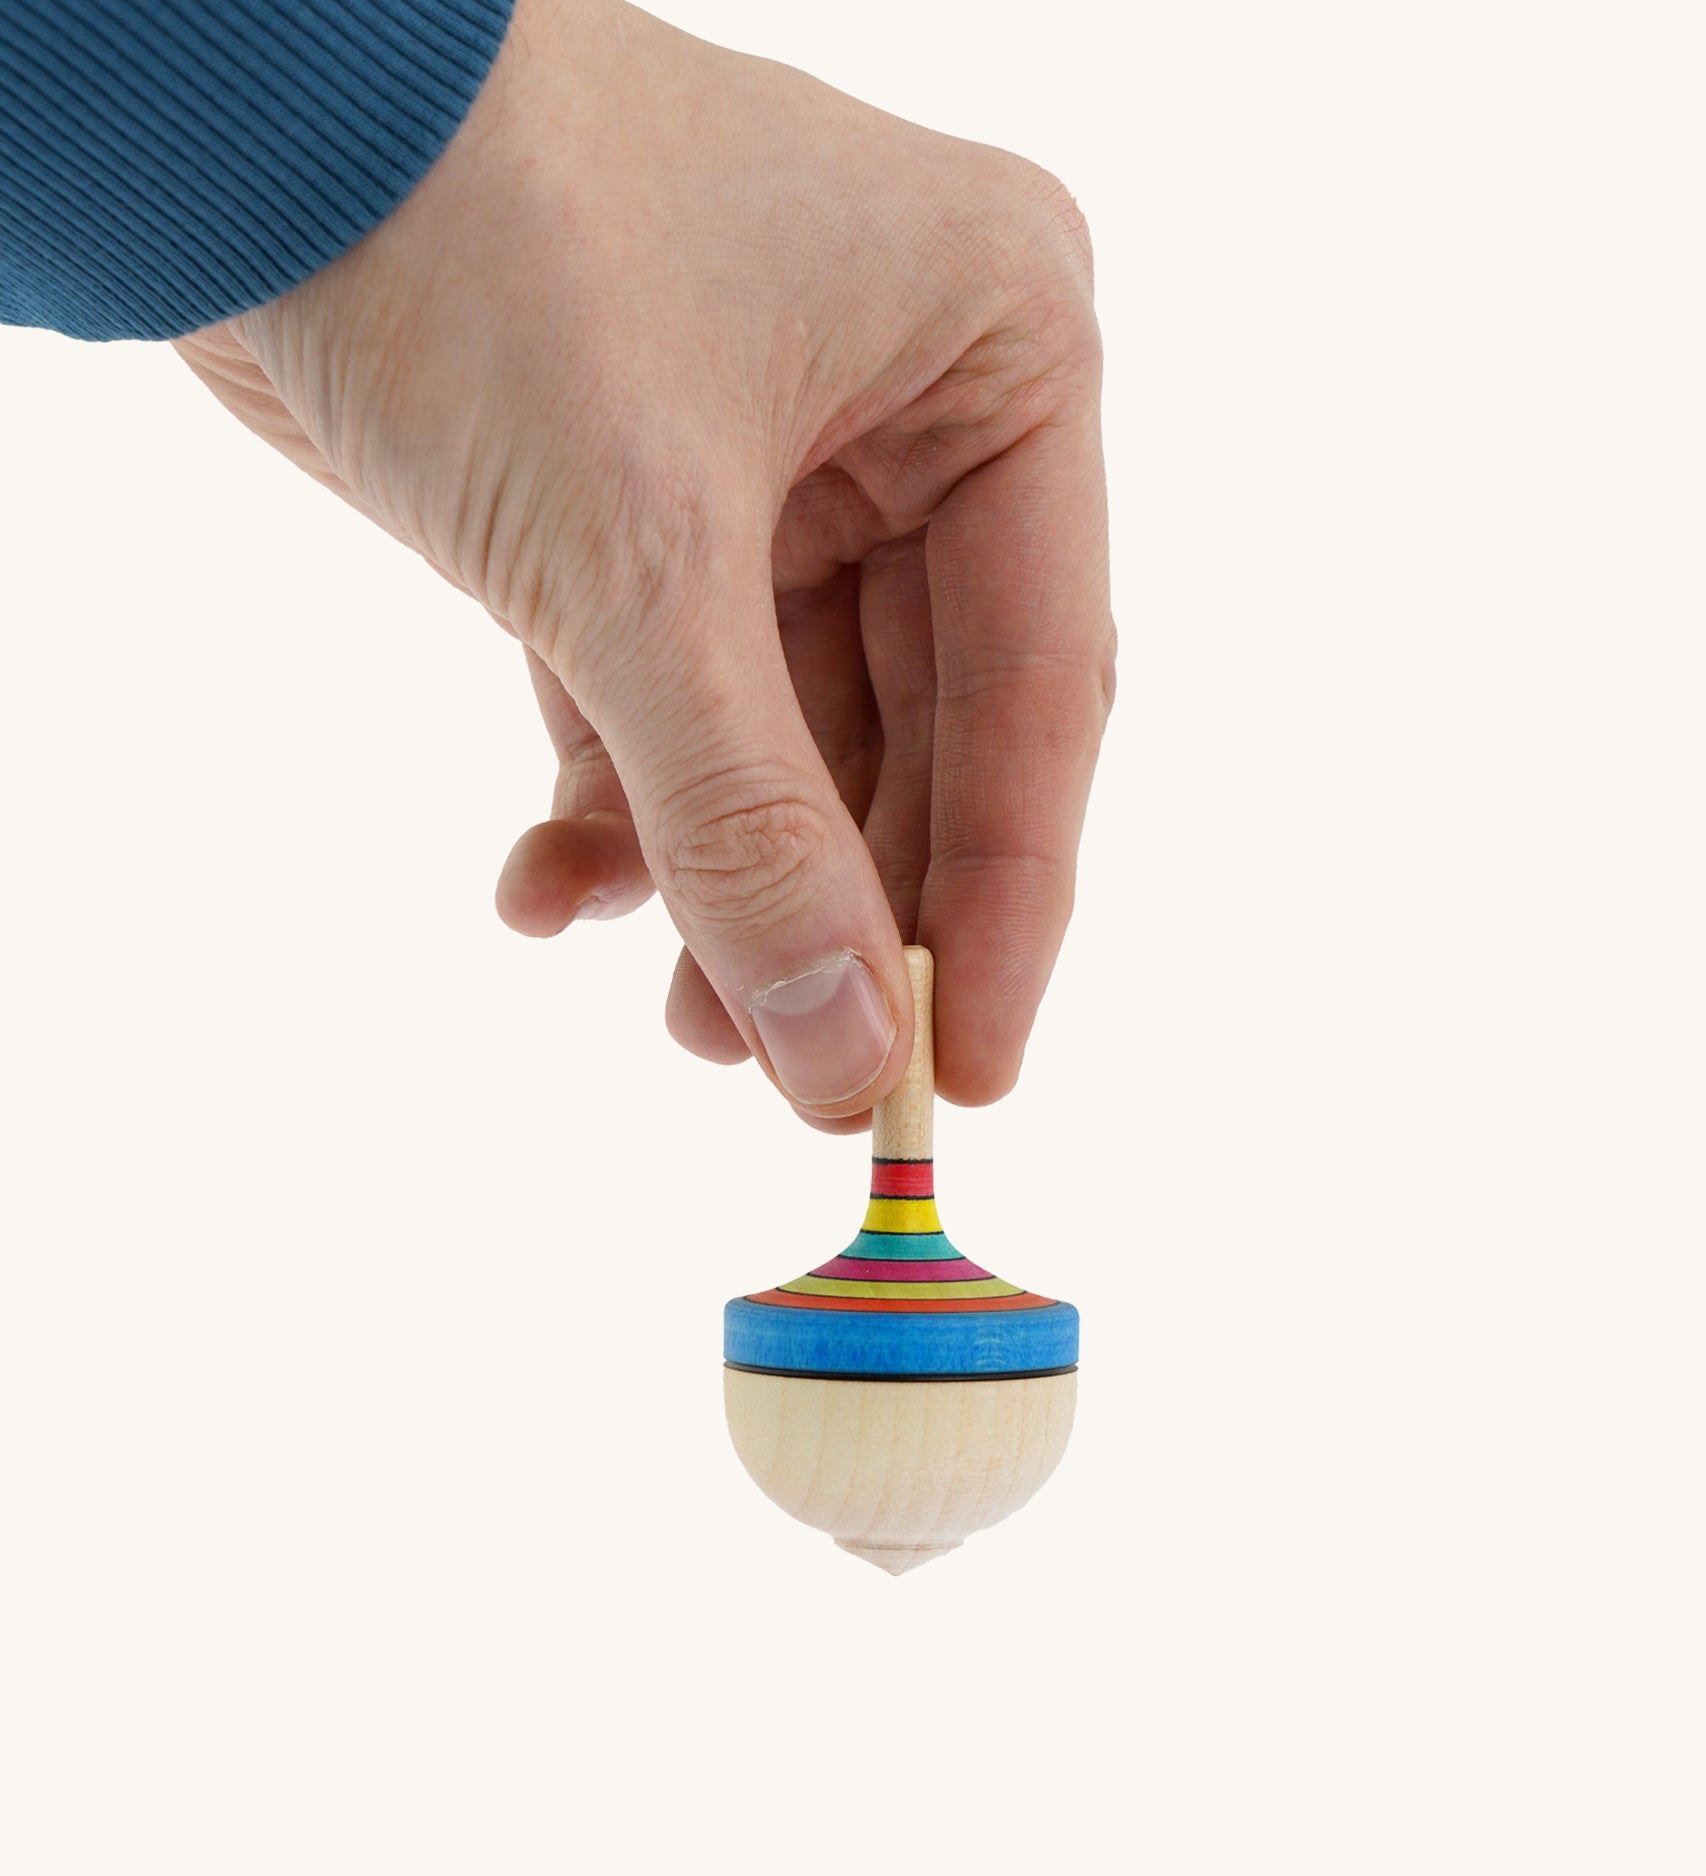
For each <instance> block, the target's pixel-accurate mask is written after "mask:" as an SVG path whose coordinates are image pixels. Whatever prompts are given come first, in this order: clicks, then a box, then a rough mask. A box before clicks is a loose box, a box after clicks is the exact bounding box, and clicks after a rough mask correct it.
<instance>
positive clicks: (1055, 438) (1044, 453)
mask: <svg viewBox="0 0 1706 1876" xmlns="http://www.w3.org/2000/svg"><path fill="white" fill-rule="evenodd" d="M926 554H927V560H928V565H929V575H930V604H931V612H932V617H933V621H934V628H935V639H936V685H937V694H936V722H935V754H934V766H933V773H932V782H931V812H930V866H929V871H928V873H927V874H926V876H925V880H924V887H923V892H922V895H921V897H920V901H919V914H918V934H919V940H920V942H921V943H923V944H927V945H929V946H930V948H931V949H932V950H933V951H934V952H935V954H936V965H937V975H936V981H937V992H936V1073H937V1082H938V1086H939V1087H940V1088H941V1090H942V1092H943V1093H944V1094H945V1095H946V1096H947V1097H948V1098H949V1099H950V1100H954V1101H960V1102H971V1103H976V1102H983V1101H993V1100H996V1099H998V1098H999V1097H1000V1096H1001V1095H1003V1094H1005V1093H1006V1092H1007V1090H1008V1089H1009V1088H1010V1087H1012V1085H1013V1083H1014V1081H1015V1080H1016V1079H1017V1078H1018V1073H1019V1063H1020V1060H1021V1058H1022V1056H1023V1054H1024V1048H1025V1042H1026V1039H1027V1037H1028V1036H1029V1035H1030V1031H1031V1024H1032V1022H1033V1021H1034V1019H1035V1017H1036V1013H1037V1006H1038V1004H1039V1003H1040V1002H1041V1001H1042V996H1043V992H1044V990H1045V989H1046V988H1047V987H1048V980H1049V975H1050V973H1051V972H1052V971H1053V969H1054V961H1055V958H1056V956H1057V955H1058V954H1059V951H1060V944H1061V939H1062V938H1063V937H1064V935H1065V932H1066V925H1067V921H1068V919H1069V918H1070V917H1071V913H1072V900H1073V887H1074V879H1075V875H1076V870H1077V857H1078V839H1079V834H1080V832H1081V830H1082V828H1083V824H1084V809H1085V805H1086V802H1087V800H1088V798H1089V793H1090V779H1091V776H1092V774H1093V772H1094V770H1095V766H1096V756H1097V752H1098V750H1099V749H1100V747H1101V741H1102V731H1103V728H1104V727H1105V725H1106V723H1107V719H1108V712H1109V710H1110V709H1111V707H1112V704H1113V691H1114V678H1113V667H1114V645H1115V635H1114V624H1113V615H1112V611H1111V608H1110V603H1109V590H1108V512H1107V484H1106V477H1105V473H1104V470H1103V466H1102V445H1101V429H1100V422H1099V418H1098V413H1097V400H1096V394H1095V387H1094V386H1093V385H1092V386H1091V387H1089V390H1088V394H1087V395H1086V396H1085V397H1084V398H1083V401H1082V402H1081V403H1080V404H1079V405H1078V407H1077V408H1076V409H1075V410H1073V411H1071V412H1069V413H1067V414H1064V415H1062V416H1061V417H1059V418H1058V419H1054V420H1050V421H1046V422H1044V423H1042V424H1041V425H1039V426H1038V427H1037V428H1035V429H1033V430H1031V431H1030V432H1028V433H1027V434H1026V435H1025V436H1024V437H1022V438H1021V439H1020V440H1019V441H1018V442H1016V443H1015V444H1013V445H1012V446H1011V447H1010V448H1008V449H1006V450H1005V451H1003V452H1002V454H1001V455H999V456H997V457H995V458H993V459H992V460H991V461H989V462H987V463H985V464H984V465H983V466H982V467H981V468H979V469H977V470H974V471H973V472H972V473H971V474H970V475H968V476H966V477H965V478H964V479H962V480H961V481H960V482H959V483H958V484H957V485H956V486H955V488H954V489H953V491H952V492H951V493H950V494H949V495H948V496H947V498H946V499H945V500H944V502H943V503H942V505H941V507H940V508H939V509H938V510H937V511H936V513H935V514H934V515H933V516H932V517H931V519H930V525H929V531H928V534H927V537H926Z"/></svg>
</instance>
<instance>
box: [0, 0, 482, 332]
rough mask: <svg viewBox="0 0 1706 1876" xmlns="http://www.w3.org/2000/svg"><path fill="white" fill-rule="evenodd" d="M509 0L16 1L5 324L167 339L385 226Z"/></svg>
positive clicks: (2, 229)
mask: <svg viewBox="0 0 1706 1876" xmlns="http://www.w3.org/2000/svg"><path fill="white" fill-rule="evenodd" d="M513 3H514V0H8V4H7V5H6V6H5V7H4V8H3V9H0V323H4V324H8V325H29V326H45V327H49V328H51V329H53V330H57V331H60V332H64V333H68V334H70V335H72V336H73V337H77V338H86V339H114V338H149V339H161V338H174V337H177V336H180V335H181V334H183V333H186V332H191V331H194V330H195V329H197V328H198V327H201V326H205V325H208V324H210V323H212V322H213V321H215V320H219V319H224V318H228V317H230V316H231V315H232V314H235V313H238V312H242V311H244V310H246V309H248V308H250V307H253V306H258V305H261V304H262V303H264V302H265V301H267V300H270V299H273V298H276V297H277V296H278V295H279V294H281V293H283V292H285V291H286V290H288V289H289V288H290V287H292V286H295V285H296V284H297V283H298V282H300V281H302V280H305V279H306V278H307V277H308V276H309V275H310V274H312V273H315V272H317V271H318V270H319V269H320V268H321V267H323V266H324V265H326V263H327V262H329V261H331V260H333V259H334V258H336V256H337V255H339V254H341V253H343V252H344V251H345V250H346V249H347V248H349V247H352V246H353V245H354V244H355V243H356V242H357V241H359V240H360V239H361V238H362V236H363V235H365V234H366V233H368V232H369V230H370V229H372V228H373V227H375V226H377V225H378V223H379V222H380V221H382V220H383V219H384V218H385V217H386V216H387V215H388V214H389V213H390V212H391V210H392V209H394V208H395V207H396V205H397V204H398V203H399V202H400V201H401V200H402V199H403V198H404V196H406V195H407V194H408V193H409V191H410V190H411V189H412V188H413V187H414V185H415V184H416V183H417V182H418V181H419V180H420V178H421V177H422V176H423V175H424V174H425V173H426V171H427V169H428V168H429V167H430V166H431V165H432V163H433V161H434V160H435V158H436V157H437V156H438V154H439V153H440V151H441V150H442V149H443V148H444V146H445V145H446V144H447V143H448V142H449V140H450V138H451V137H452V135H453V134H454V133H455V131H456V129H457V126H458V125H459V124H460V123H461V121H462V118H463V116H464V115H465V114H466V112H467V110H468V108H469V106H470V104H471V103H472V101H473V98H474V96H475V94H476V93H477V91H478V90H479V88H480V85H481V83H482V82H483V81H484V79H485V77H486V74H487V72H488V70H489V69H490V67H491V64H492V61H493V59H494V58H495V56H496V54H497V49H498V46H499V44H500V43H501V41H502V38H503V35H504V31H505V28H506V27H507V25H508V22H509V16H510V12H511V9H512V6H513Z"/></svg>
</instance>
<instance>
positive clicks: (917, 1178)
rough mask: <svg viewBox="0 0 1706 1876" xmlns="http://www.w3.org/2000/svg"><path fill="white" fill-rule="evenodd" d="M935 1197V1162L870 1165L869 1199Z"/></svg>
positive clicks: (895, 1161) (922, 1160) (898, 1161)
mask: <svg viewBox="0 0 1706 1876" xmlns="http://www.w3.org/2000/svg"><path fill="white" fill-rule="evenodd" d="M935 1196H936V1162H935V1161H934V1160H928V1159H897V1160H891V1161H890V1162H889V1164H888V1165H886V1166H882V1165H878V1164H877V1163H876V1162H875V1161H873V1162H872V1164H871V1197H872V1198H874V1199H933V1198H934V1197H935Z"/></svg>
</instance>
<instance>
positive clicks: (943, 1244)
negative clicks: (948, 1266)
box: [841, 1231, 965, 1264]
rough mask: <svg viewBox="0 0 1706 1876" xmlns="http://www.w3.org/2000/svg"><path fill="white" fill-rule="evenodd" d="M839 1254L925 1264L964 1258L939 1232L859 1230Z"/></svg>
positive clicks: (962, 1253)
mask: <svg viewBox="0 0 1706 1876" xmlns="http://www.w3.org/2000/svg"><path fill="white" fill-rule="evenodd" d="M841 1255H842V1256H843V1257H880V1258H884V1259H887V1260H888V1261H890V1262H893V1263H919V1264H927V1263H929V1262H930V1260H931V1259H932V1258H952V1257H963V1256H964V1255H965V1253H964V1252H963V1251H956V1250H955V1249H954V1247H953V1246H952V1245H951V1244H950V1243H949V1242H948V1240H947V1237H946V1235H945V1234H944V1233H943V1232H940V1231H861V1232H860V1233H859V1235H858V1236H857V1237H856V1238H855V1239H854V1240H853V1242H852V1243H851V1244H849V1245H848V1247H847V1248H846V1250H844V1251H843V1252H842V1253H841Z"/></svg>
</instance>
